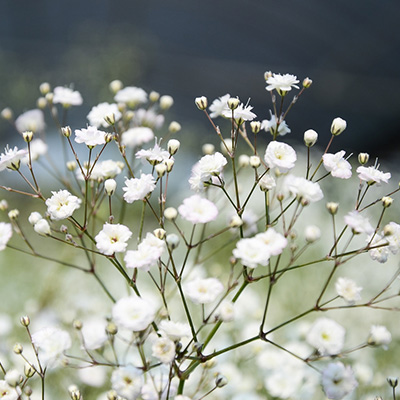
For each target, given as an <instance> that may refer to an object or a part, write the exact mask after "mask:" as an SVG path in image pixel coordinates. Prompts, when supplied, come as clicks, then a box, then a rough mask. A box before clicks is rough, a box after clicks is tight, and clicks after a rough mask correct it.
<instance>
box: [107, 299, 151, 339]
mask: <svg viewBox="0 0 400 400" xmlns="http://www.w3.org/2000/svg"><path fill="white" fill-rule="evenodd" d="M155 314H156V310H155V307H154V306H153V304H151V303H150V302H149V301H147V300H145V299H143V298H141V297H137V296H131V297H124V298H122V299H120V300H118V301H117V302H116V303H115V304H114V306H113V308H112V318H113V320H114V321H115V323H116V324H117V325H118V326H121V327H122V328H126V329H129V330H131V331H133V332H140V331H143V330H145V329H146V328H147V327H148V326H149V325H150V324H151V323H152V322H153V320H154V317H155Z"/></svg>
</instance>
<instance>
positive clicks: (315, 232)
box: [304, 225, 321, 243]
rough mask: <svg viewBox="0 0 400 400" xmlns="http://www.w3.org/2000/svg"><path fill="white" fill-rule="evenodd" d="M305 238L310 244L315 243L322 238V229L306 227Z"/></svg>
mask: <svg viewBox="0 0 400 400" xmlns="http://www.w3.org/2000/svg"><path fill="white" fill-rule="evenodd" d="M304 236H305V238H306V241H307V242H308V243H313V242H315V241H317V240H318V239H319V238H320V237H321V229H319V228H318V226H315V225H309V226H306V229H305V231H304Z"/></svg>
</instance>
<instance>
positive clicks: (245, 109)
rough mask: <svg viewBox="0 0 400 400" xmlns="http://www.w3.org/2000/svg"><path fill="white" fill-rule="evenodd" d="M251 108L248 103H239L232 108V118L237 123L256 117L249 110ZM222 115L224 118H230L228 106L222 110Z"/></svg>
mask: <svg viewBox="0 0 400 400" xmlns="http://www.w3.org/2000/svg"><path fill="white" fill-rule="evenodd" d="M252 109H253V107H251V106H250V105H244V104H243V103H241V104H239V106H238V107H236V108H235V109H234V110H233V118H234V120H235V121H236V122H237V123H239V122H243V121H252V120H253V119H254V118H256V117H257V115H256V114H254V113H253V112H252V111H251V110H252ZM222 116H223V117H226V118H231V117H232V110H231V109H229V108H228V109H227V110H223V111H222Z"/></svg>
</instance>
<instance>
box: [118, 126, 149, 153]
mask: <svg viewBox="0 0 400 400" xmlns="http://www.w3.org/2000/svg"><path fill="white" fill-rule="evenodd" d="M153 139H154V132H153V130H152V129H151V128H148V127H146V126H138V127H136V128H131V129H128V130H127V131H125V132H123V133H122V136H121V142H122V144H123V145H124V146H126V147H130V148H134V147H139V146H141V145H142V144H144V143H148V142H150V141H151V140H153Z"/></svg>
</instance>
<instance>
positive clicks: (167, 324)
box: [158, 319, 191, 341]
mask: <svg viewBox="0 0 400 400" xmlns="http://www.w3.org/2000/svg"><path fill="white" fill-rule="evenodd" d="M158 329H159V330H160V331H161V332H163V333H164V334H165V335H167V336H168V337H169V338H170V339H171V340H173V341H176V340H180V339H182V338H184V337H190V335H191V333H190V326H189V324H187V323H182V322H174V321H171V320H167V319H163V320H162V321H161V322H160V323H159V324H158Z"/></svg>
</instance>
